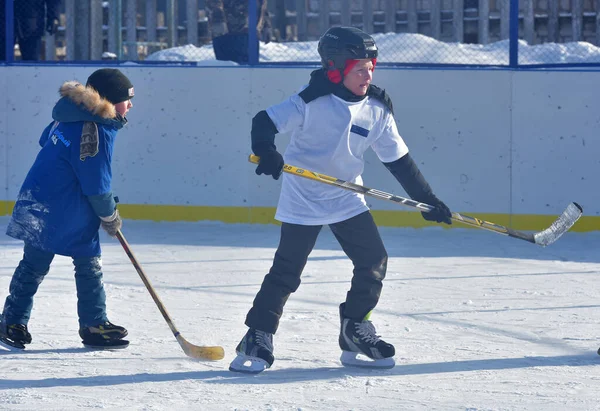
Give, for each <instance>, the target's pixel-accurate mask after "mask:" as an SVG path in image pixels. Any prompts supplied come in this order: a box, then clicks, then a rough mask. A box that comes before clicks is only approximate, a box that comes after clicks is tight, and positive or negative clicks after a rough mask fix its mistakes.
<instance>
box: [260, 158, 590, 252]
mask: <svg viewBox="0 0 600 411" xmlns="http://www.w3.org/2000/svg"><path fill="white" fill-rule="evenodd" d="M249 161H250V162H251V163H254V164H258V163H259V161H260V157H258V156H255V155H250V157H249ZM283 171H284V172H286V173H289V174H293V175H296V176H299V177H304V178H308V179H310V180H313V181H318V182H320V183H325V184H329V185H333V186H337V187H340V188H343V189H345V190H349V191H353V192H355V193H360V194H364V195H368V196H371V197H375V198H379V199H381V200H387V201H392V202H394V203H398V204H401V205H404V206H407V207H412V208H415V209H417V210H419V211H425V212H429V211H431V210H433V208H434V207H433V206H431V205H429V204H425V203H421V202H419V201H415V200H411V199H409V198H405V197H401V196H397V195H394V194H390V193H386V192H384V191H379V190H375V189H372V188H368V187H364V186H361V185H359V184H355V183H352V182H349V181H345V180H341V179H339V178H335V177H331V176H328V175H325V174H320V173H316V172H314V171H310V170H305V169H303V168H299V167H296V166H292V165H289V164H284V166H283ZM567 211H568V212H569V213H567ZM581 211H582V209H581V207H580V206H579V205H578V204H576V203H572V205H571V206H569V207H568V208H567V210H565V212H563V215H561V216H560V217H559V219H558V220H557V221H556V222H555V223H554V224H553V226H552V227H551V228H554V226H555V225H557V223H559V222H560V223H562V224H560V227H559V228H558V229H555V230H553V232H552V233H550V234H552V235H549V234H548V233H547V232H546V231H547V230H549V229H547V230H545V231H544V232H540V233H537V234H531V233H525V232H522V231H517V230H513V229H511V228H508V227H505V226H502V225H500V224H496V223H492V222H490V221H485V220H480V219H479V218H475V217H471V216H468V215H465V214H461V213H457V212H453V213H452V220H454V221H458V222H461V223H463V224H466V225H470V226H472V227H477V228H482V229H485V230H489V231H493V232H495V233H498V234H503V235H507V236H509V237H513V238H518V239H520V240H525V241H528V242H530V243H534V244H538V245H542V246H546V245H549V244H551V243H552V242H554V241H556V240H557V239H558V237H560V236H561V235H562V234H563V233H564V232H566V230H568V228H570V227H571V226H572V225H573V224H574V223H575V221H577V219H578V218H579V216H580V215H581ZM567 214H568V215H567ZM577 214H578V215H577ZM561 219H563V220H568V221H566V222H564V221H562V220H561ZM540 234H545V235H540ZM540 237H541V238H540Z"/></svg>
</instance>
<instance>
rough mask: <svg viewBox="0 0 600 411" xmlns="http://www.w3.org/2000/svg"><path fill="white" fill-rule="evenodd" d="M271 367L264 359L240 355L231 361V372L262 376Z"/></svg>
mask: <svg viewBox="0 0 600 411" xmlns="http://www.w3.org/2000/svg"><path fill="white" fill-rule="evenodd" d="M269 367H270V365H269V363H268V362H266V361H265V360H263V359H262V358H258V357H250V356H248V355H245V354H238V356H237V357H235V359H234V360H233V361H231V364H229V371H233V372H241V373H244V374H260V373H261V372H263V371H264V370H266V369H267V368H269Z"/></svg>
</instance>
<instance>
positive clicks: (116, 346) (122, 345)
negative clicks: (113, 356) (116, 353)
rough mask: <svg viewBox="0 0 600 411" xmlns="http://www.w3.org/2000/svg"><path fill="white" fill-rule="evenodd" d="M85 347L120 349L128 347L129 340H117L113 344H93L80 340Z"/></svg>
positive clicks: (92, 348) (107, 349) (91, 348)
mask: <svg viewBox="0 0 600 411" xmlns="http://www.w3.org/2000/svg"><path fill="white" fill-rule="evenodd" d="M81 343H82V344H83V346H84V347H85V348H89V349H90V350H106V351H109V350H122V349H124V348H127V347H129V341H127V340H118V341H115V342H114V343H118V344H114V345H94V344H86V343H84V342H83V341H82V342H81Z"/></svg>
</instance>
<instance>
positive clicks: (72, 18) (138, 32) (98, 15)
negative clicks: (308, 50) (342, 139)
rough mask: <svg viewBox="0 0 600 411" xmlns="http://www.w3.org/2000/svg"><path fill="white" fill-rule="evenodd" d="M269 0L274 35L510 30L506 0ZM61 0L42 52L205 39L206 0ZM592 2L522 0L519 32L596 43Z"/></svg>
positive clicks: (476, 39)
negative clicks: (55, 26)
mask: <svg viewBox="0 0 600 411" xmlns="http://www.w3.org/2000/svg"><path fill="white" fill-rule="evenodd" d="M240 1H242V0H240ZM243 1H246V0H243ZM267 1H269V10H270V16H271V21H272V26H273V28H274V29H275V33H276V41H304V40H316V39H318V38H319V36H320V35H321V34H322V33H323V32H324V31H325V30H326V29H327V28H329V27H331V26H334V25H352V26H356V27H360V28H362V29H364V30H365V31H367V32H369V33H378V32H396V33H421V34H424V35H427V36H429V37H432V38H435V39H438V40H441V41H446V42H465V43H480V44H487V43H490V42H494V41H498V40H503V39H507V38H508V36H509V8H510V7H509V5H510V0H267ZM63 3H64V10H63V13H62V15H61V27H60V30H59V33H58V34H57V36H56V38H53V37H49V36H48V37H46V59H47V60H53V59H65V60H100V59H102V58H103V55H104V56H105V57H104V58H106V52H110V53H112V56H116V58H118V59H130V60H138V59H143V58H144V57H145V55H146V54H148V53H150V52H152V51H155V50H160V49H164V48H169V47H174V46H178V45H185V44H194V45H201V44H205V43H208V42H210V27H209V24H208V19H207V18H206V15H207V14H206V12H205V10H204V7H205V1H204V0H110V1H103V0H64V2H63ZM598 10H600V0H520V2H519V27H520V28H519V37H520V38H522V39H524V40H525V41H527V43H529V44H540V43H545V42H556V43H563V42H568V41H587V42H589V43H592V44H595V45H600V15H599V13H598ZM118 27H120V29H119V28H118Z"/></svg>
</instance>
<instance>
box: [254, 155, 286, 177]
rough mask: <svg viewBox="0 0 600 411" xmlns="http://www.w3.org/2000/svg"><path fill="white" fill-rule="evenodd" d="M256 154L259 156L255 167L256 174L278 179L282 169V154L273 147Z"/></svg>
mask: <svg viewBox="0 0 600 411" xmlns="http://www.w3.org/2000/svg"><path fill="white" fill-rule="evenodd" d="M257 155H258V156H259V157H260V161H259V162H258V167H256V174H258V175H261V174H265V175H268V176H273V178H274V179H275V180H279V177H280V176H281V173H282V171H283V164H284V162H283V156H282V155H281V154H279V152H278V151H277V150H275V149H273V148H271V149H269V150H265V151H264V152H262V153H260V154H258V153H257Z"/></svg>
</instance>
